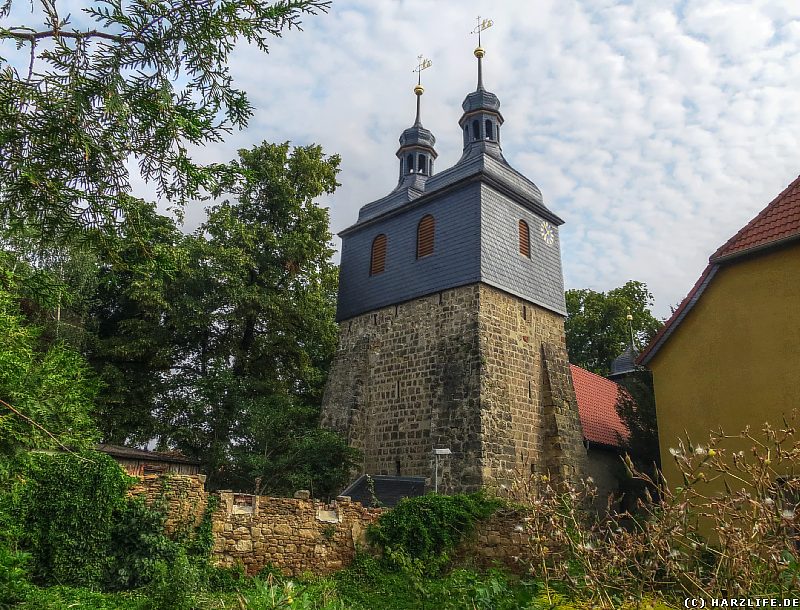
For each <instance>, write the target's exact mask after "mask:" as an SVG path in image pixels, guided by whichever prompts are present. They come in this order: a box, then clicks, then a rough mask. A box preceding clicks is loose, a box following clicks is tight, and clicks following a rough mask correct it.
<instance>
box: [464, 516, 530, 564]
mask: <svg viewBox="0 0 800 610" xmlns="http://www.w3.org/2000/svg"><path fill="white" fill-rule="evenodd" d="M525 516H526V515H525V512H524V511H521V510H513V509H500V510H498V511H497V512H496V513H494V514H493V515H492V516H491V517H489V518H488V519H486V520H485V521H480V522H478V523H476V524H475V529H474V530H473V531H472V532H471V533H470V534H469V536H468V537H467V539H466V540H465V541H464V542H462V543H461V544H460V545H459V546H458V548H457V549H456V550H455V552H454V553H453V559H454V560H455V561H456V562H457V563H467V564H471V565H474V566H476V567H479V568H484V569H486V568H492V567H502V568H505V569H507V570H508V571H510V572H513V573H515V574H524V573H527V572H528V571H529V566H530V565H531V562H532V561H533V559H534V558H533V555H532V553H531V549H530V546H529V544H528V541H529V536H530V534H529V533H528V532H526V531H525Z"/></svg>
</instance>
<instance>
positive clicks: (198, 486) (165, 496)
mask: <svg viewBox="0 0 800 610" xmlns="http://www.w3.org/2000/svg"><path fill="white" fill-rule="evenodd" d="M205 482H206V477H205V475H202V474H195V475H182V474H148V475H145V476H143V477H140V479H139V482H138V483H137V484H136V485H134V486H133V488H131V490H130V491H129V492H128V493H129V494H130V495H132V496H138V497H141V498H144V501H145V502H146V503H147V505H148V506H151V505H153V504H154V503H155V504H156V505H162V506H164V510H165V512H166V515H167V521H166V525H165V527H166V531H167V533H168V534H175V533H177V532H183V531H187V530H191V529H194V528H195V527H197V526H198V525H200V522H201V521H202V520H203V515H204V514H205V512H206V506H207V505H208V494H207V493H206V491H205V487H204V486H205Z"/></svg>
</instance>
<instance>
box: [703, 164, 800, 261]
mask: <svg viewBox="0 0 800 610" xmlns="http://www.w3.org/2000/svg"><path fill="white" fill-rule="evenodd" d="M796 186H798V187H800V175H798V176H797V178H795V179H794V180H793V181H792V182H791V183H790V184H789V185H788V186H787V187H786V188H785V189H783V190H782V191H781V192H780V193H779V194H778V195H777V196H776V197H775V198H774V199H773V200H772V201H770V202H769V203H768V204H767V205H766V206H765V207H764V209H762V210H761V211H760V212H759V213H758V214H756V215H755V216H754V217H753V218H751V219H750V222H748V223H747V224H746V225H744V226H743V227H742V228H741V229H739V230H738V231H737V232H736V234H735V235H734V236H733V237H731V238H730V239H729V240H728V241H726V242H725V243H724V244H722V245H721V246H720V247H719V248H717V249H716V250H715V251H714V253H713V254H712V255H711V256H709V257H708V261H709V262H714V261H716V260H717V259H719V258H721V257H722V252H724V251H725V249H726V248H728V247H729V246H730V245H732V244H734V243H736V241H737V240H738V239H739V238H740V237H741V236H742V235H744V234H745V233H746V232H747V230H748V229H750V228H752V227H753V226H755V225H756V224H757V223H758V222H759V221H760V220H762V219H763V218H764V216H766V215H767V213H768V212H769V211H770V210H771V209H772V207H773V206H774V205H776V204H777V203H778V202H779V201H781V200H782V199H783V198H784V197H785V196H786V195H787V194H788V193H789V192H790V191H791V190H793V189H794V188H795V187H796Z"/></svg>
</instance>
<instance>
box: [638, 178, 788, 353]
mask: <svg viewBox="0 0 800 610" xmlns="http://www.w3.org/2000/svg"><path fill="white" fill-rule="evenodd" d="M794 238H800V176H798V177H797V178H796V179H795V181H794V182H792V183H791V184H790V185H789V186H787V187H786V188H785V189H784V191H783V192H782V193H781V194H780V195H778V196H777V197H775V199H773V200H772V201H771V202H770V203H769V205H767V207H766V208H764V209H763V210H761V212H759V213H758V214H757V215H756V217H755V218H753V220H751V221H750V222H748V223H747V224H746V225H745V226H744V227H742V229H741V230H740V231H739V232H738V233H736V235H734V236H733V237H731V238H730V239H729V240H728V241H726V242H725V243H724V244H723V245H722V246H720V247H719V248H718V249H717V251H716V252H714V254H712V255H711V257H710V258H709V259H708V261H709V262H708V265H707V266H706V268H705V269H704V270H703V273H702V274H701V275H700V278H699V279H698V280H697V282H695V284H694V286H692V289H691V290H690V291H689V294H687V295H686V298H684V299H683V301H681V303H680V305H678V308H677V309H676V310H675V311H674V312H672V315H671V316H670V318H669V319H668V320H667V321H666V323H665V324H664V326H663V327H661V330H659V331H658V333H656V335H655V337H653V339H652V341H650V344H649V345H648V346H647V347H646V348H645V349H644V350H642V353H641V354H640V355H639V358H637V360H636V362H637V363H638V364H641V365H646V364H647V363H648V362H650V360H651V359H652V358H653V357H654V356H655V355H656V353H657V352H658V350H659V349H660V348H661V346H662V345H663V344H664V343H666V342H667V340H668V339H669V337H670V335H671V334H672V333H673V332H674V331H675V329H676V328H678V326H679V325H680V323H681V322H682V321H683V319H684V318H685V317H686V315H687V314H688V313H689V312H690V311H691V309H692V307H694V304H695V303H697V301H698V300H699V299H700V297H701V296H702V294H703V292H704V291H705V289H706V287H707V286H708V285H709V284H710V283H711V281H712V280H713V279H714V276H715V275H716V273H717V271H718V270H719V268H720V266H721V264H727V263H728V261H729V260H730V259H732V258H736V257H739V256H746V255H748V254H750V253H755V252H758V251H760V250H762V249H763V248H768V247H771V246H778V245H779V244H780V243H781V242H783V241H785V240H788V239H794Z"/></svg>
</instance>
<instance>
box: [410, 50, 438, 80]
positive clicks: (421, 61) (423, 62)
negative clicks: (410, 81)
mask: <svg viewBox="0 0 800 610" xmlns="http://www.w3.org/2000/svg"><path fill="white" fill-rule="evenodd" d="M417 60H418V63H417V67H416V68H414V69H413V70H412V72H416V73H417V85H422V71H423V70H427V69H428V68H430V67H431V66H432V65H433V62H432V61H431V60H430V59H426V58H425V57H424V56H422V55H417Z"/></svg>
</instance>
